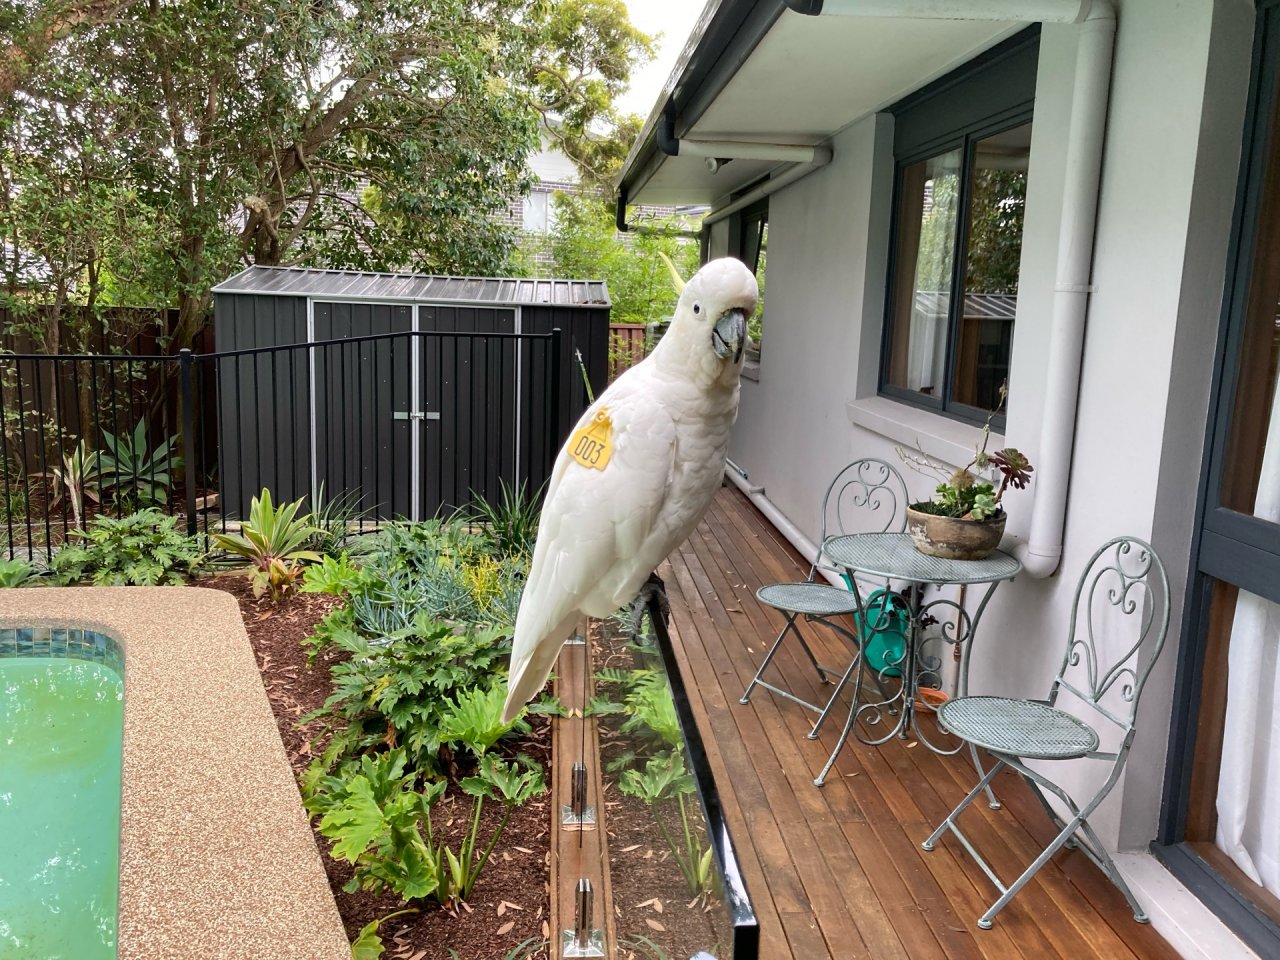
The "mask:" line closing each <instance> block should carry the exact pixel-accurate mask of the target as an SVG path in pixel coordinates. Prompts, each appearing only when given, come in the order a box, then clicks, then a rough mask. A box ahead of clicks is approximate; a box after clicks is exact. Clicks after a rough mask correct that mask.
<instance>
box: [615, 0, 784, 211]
mask: <svg viewBox="0 0 1280 960" xmlns="http://www.w3.org/2000/svg"><path fill="white" fill-rule="evenodd" d="M787 7H788V3H787V2H786V0H708V2H707V6H706V8H705V9H704V10H703V11H702V15H701V16H700V17H699V18H698V22H697V24H696V25H695V26H694V29H693V32H692V33H691V34H690V35H689V40H688V41H687V42H686V43H685V47H684V50H683V51H682V52H681V54H680V58H679V59H678V60H677V61H676V65H675V68H674V69H673V70H672V72H671V76H670V77H669V78H668V79H667V82H666V84H665V85H664V86H663V88H662V93H661V94H659V95H658V99H657V102H656V103H655V104H654V106H653V109H652V110H651V111H650V113H649V118H648V119H647V120H646V121H645V124H644V127H643V128H641V130H640V135H639V136H638V137H637V138H636V142H635V143H634V144H633V145H632V147H631V152H630V153H629V154H628V155H627V159H626V160H625V161H624V162H623V165H622V172H621V173H620V174H619V175H618V178H617V181H616V184H615V188H616V191H617V193H618V194H619V196H620V197H621V198H623V200H624V201H625V200H626V198H628V197H631V196H634V195H635V194H636V192H637V191H639V190H640V189H642V188H643V187H644V185H645V184H646V183H648V182H649V180H650V178H652V177H653V175H654V174H655V173H656V172H657V170H658V168H659V167H660V166H662V163H663V161H664V159H665V154H663V153H662V152H661V151H660V150H659V149H658V142H657V141H658V138H657V134H658V126H659V124H660V123H661V122H662V120H663V119H664V118H670V119H671V121H672V122H673V124H674V128H675V135H676V137H677V138H678V137H680V136H683V135H684V134H685V133H686V132H687V131H688V130H689V128H690V127H692V126H693V125H694V124H695V123H697V122H698V120H699V118H701V116H702V114H703V113H705V112H706V110H707V108H708V107H710V106H711V104H712V103H713V102H714V101H715V99H716V97H718V96H719V95H720V92H721V91H722V90H724V88H725V87H726V86H727V85H728V83H729V81H730V80H732V79H733V77H734V75H735V74H736V73H737V72H738V70H739V69H740V68H741V67H742V65H743V64H744V63H745V62H746V60H747V58H748V57H750V56H751V54H752V52H753V51H754V50H755V49H756V47H757V46H758V45H759V43H760V41H761V40H763V39H764V37H765V35H766V34H767V33H768V32H769V30H770V29H771V28H772V27H773V25H774V24H775V23H776V22H777V21H778V18H779V17H781V16H782V14H783V12H784V11H785V10H786V9H787Z"/></svg>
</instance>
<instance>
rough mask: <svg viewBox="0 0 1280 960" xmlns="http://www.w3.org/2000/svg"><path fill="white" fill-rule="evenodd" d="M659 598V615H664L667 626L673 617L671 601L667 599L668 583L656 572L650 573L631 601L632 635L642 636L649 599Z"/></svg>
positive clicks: (663, 620)
mask: <svg viewBox="0 0 1280 960" xmlns="http://www.w3.org/2000/svg"><path fill="white" fill-rule="evenodd" d="M651 600H657V601H658V604H657V607H658V615H659V616H660V617H662V625H663V626H664V627H665V626H666V625H667V623H668V622H669V621H670V619H671V603H670V602H669V601H668V600H667V585H666V584H665V583H663V582H662V578H661V577H660V576H658V575H657V574H656V573H651V574H649V579H648V580H646V581H645V582H644V586H642V587H641V588H640V592H639V593H638V594H636V598H635V599H634V600H633V601H631V636H632V637H633V638H635V637H639V636H640V628H641V625H642V624H643V623H644V615H645V612H646V611H647V610H648V609H649V601H651Z"/></svg>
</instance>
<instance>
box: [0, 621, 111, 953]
mask: <svg viewBox="0 0 1280 960" xmlns="http://www.w3.org/2000/svg"><path fill="white" fill-rule="evenodd" d="M122 678H123V657H122V654H121V650H120V648H119V646H118V645H117V644H116V642H115V641H114V640H113V639H112V638H110V637H108V636H105V635H104V634H101V633H96V632H94V631H91V630H73V629H60V628H49V627H44V628H23V629H16V630H15V629H5V630H0V863H3V864H4V869H3V870H0V960H17V958H19V957H21V958H41V960H81V958H83V960H113V958H114V957H115V956H116V923H117V919H116V918H117V911H118V901H119V864H120V759H121V756H120V750H121V731H122V726H123V716H124V710H123V708H124V682H123V679H122Z"/></svg>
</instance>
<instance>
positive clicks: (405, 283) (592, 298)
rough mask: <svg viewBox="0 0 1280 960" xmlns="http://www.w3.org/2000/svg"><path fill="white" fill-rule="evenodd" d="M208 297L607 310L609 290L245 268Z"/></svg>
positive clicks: (598, 285)
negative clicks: (213, 294) (237, 295)
mask: <svg viewBox="0 0 1280 960" xmlns="http://www.w3.org/2000/svg"><path fill="white" fill-rule="evenodd" d="M213 292H214V293H222V294H228V293H246V294H257V295H261V296H276V297H314V298H317V299H336V300H393V301H404V302H412V303H482V304H495V305H504V306H559V307H607V306H609V289H608V287H607V286H606V285H605V282H604V281H603V280H544V279H526V278H522V277H440V276H432V275H430V274H425V273H372V272H366V271H360V270H314V269H310V268H303V267H262V266H252V267H248V268H246V269H244V270H241V271H240V272H239V273H237V274H236V275H235V276H233V277H231V278H229V279H227V280H224V281H223V282H222V283H220V284H218V285H217V286H216V287H214V288H213Z"/></svg>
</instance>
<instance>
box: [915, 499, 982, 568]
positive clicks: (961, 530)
mask: <svg viewBox="0 0 1280 960" xmlns="http://www.w3.org/2000/svg"><path fill="white" fill-rule="evenodd" d="M917 506H922V504H912V505H911V506H910V507H908V508H907V532H908V533H910V534H911V540H912V542H913V543H914V544H915V547H916V549H917V550H919V551H920V552H921V553H927V554H928V555H929V556H931V557H943V558H945V559H947V560H982V559H985V558H986V557H989V556H991V554H992V553H994V552H995V549H996V547H997V546H998V545H999V543H1000V537H1001V536H1003V535H1004V521H1005V514H1004V511H1003V510H1002V511H1001V512H1000V514H999V515H998V516H995V517H991V518H989V519H987V520H960V519H957V518H955V517H939V516H935V515H934V514H932V513H924V512H923V511H920V510H917V509H916V507H917Z"/></svg>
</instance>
